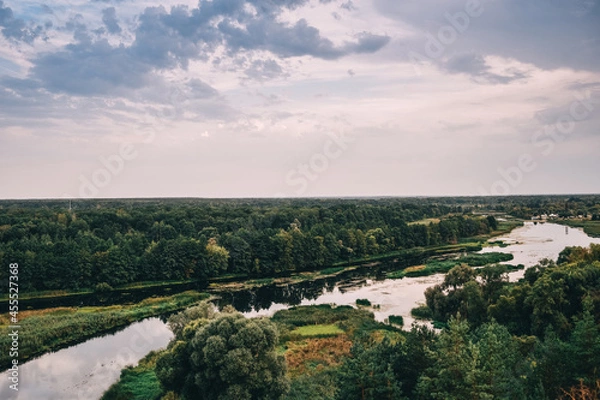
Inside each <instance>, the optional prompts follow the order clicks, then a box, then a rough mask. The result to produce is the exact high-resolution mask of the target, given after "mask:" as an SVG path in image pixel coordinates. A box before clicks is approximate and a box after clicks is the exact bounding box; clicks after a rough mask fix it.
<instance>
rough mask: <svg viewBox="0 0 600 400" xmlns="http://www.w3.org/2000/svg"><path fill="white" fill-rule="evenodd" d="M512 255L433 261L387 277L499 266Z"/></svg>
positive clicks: (477, 255)
mask: <svg viewBox="0 0 600 400" xmlns="http://www.w3.org/2000/svg"><path fill="white" fill-rule="evenodd" d="M513 258H514V257H513V255H512V254H506V253H498V252H494V253H484V254H469V255H466V256H460V257H457V258H455V259H451V260H431V261H429V262H427V263H426V264H424V265H417V266H414V267H408V268H405V269H403V270H400V271H393V272H390V273H388V274H387V275H386V278H389V279H402V278H404V277H418V276H429V275H433V274H442V273H444V274H445V273H446V272H448V271H450V270H451V269H452V268H454V267H456V266H457V265H461V264H467V265H468V266H470V267H481V266H484V265H488V264H497V263H499V262H506V261H510V260H512V259H513Z"/></svg>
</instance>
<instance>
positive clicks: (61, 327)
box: [0, 291, 210, 370]
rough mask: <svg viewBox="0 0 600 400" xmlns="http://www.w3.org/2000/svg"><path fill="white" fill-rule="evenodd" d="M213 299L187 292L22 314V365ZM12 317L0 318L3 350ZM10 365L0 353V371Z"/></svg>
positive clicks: (20, 330)
mask: <svg viewBox="0 0 600 400" xmlns="http://www.w3.org/2000/svg"><path fill="white" fill-rule="evenodd" d="M209 297H210V296H209V295H208V294H206V293H199V292H195V291H188V292H183V293H179V294H176V295H173V296H168V297H154V298H147V299H145V300H143V301H141V302H139V303H136V304H132V305H114V306H106V307H59V308H48V309H43V310H31V311H21V312H20V313H19V325H20V329H19V332H20V335H19V362H20V363H23V362H25V361H27V360H28V359H31V358H33V357H37V356H40V355H42V354H44V353H47V352H50V351H56V350H58V349H61V348H64V347H67V346H71V345H73V344H77V343H80V342H83V341H85V340H87V339H89V338H92V337H94V336H97V335H99V334H102V333H107V332H110V331H112V330H115V329H118V328H121V327H124V326H126V325H129V324H131V323H132V322H135V321H139V320H142V319H145V318H148V317H154V316H160V315H164V314H168V313H172V312H174V311H179V310H182V309H184V308H186V307H189V306H190V305H192V304H195V303H197V302H199V301H201V300H204V299H207V298H209ZM10 324H11V323H10V316H9V314H1V315H0V348H2V349H8V348H10V341H11V338H10V337H9V336H8V333H9V325H10ZM10 365H11V358H9V354H8V352H2V353H1V354H0V369H3V370H4V369H6V368H8V367H10Z"/></svg>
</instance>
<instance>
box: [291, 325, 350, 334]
mask: <svg viewBox="0 0 600 400" xmlns="http://www.w3.org/2000/svg"><path fill="white" fill-rule="evenodd" d="M342 333H344V331H343V330H341V329H340V328H339V327H338V326H337V325H334V324H326V325H325V324H321V325H306V326H301V327H298V328H296V329H294V330H293V331H291V332H290V335H298V336H303V337H328V336H337V335H339V334H342Z"/></svg>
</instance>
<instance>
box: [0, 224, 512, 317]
mask: <svg viewBox="0 0 600 400" xmlns="http://www.w3.org/2000/svg"><path fill="white" fill-rule="evenodd" d="M522 224H523V222H522V221H520V220H509V221H501V222H499V224H498V228H497V229H496V230H495V231H493V232H491V233H489V234H486V235H479V236H476V237H472V238H468V239H463V240H461V242H460V243H455V244H446V245H436V246H427V247H414V248H410V249H402V250H396V251H393V252H388V253H383V254H377V255H374V256H369V257H364V258H356V259H350V260H348V261H342V262H337V263H334V264H333V265H331V266H329V267H327V268H324V269H320V270H310V271H303V272H296V273H287V274H285V275H279V276H274V277H261V278H256V277H252V276H248V275H244V274H228V275H223V276H219V277H214V278H210V279H209V280H208V282H200V281H197V280H175V281H162V282H154V281H148V282H135V283H131V284H129V285H124V286H119V287H115V288H113V289H108V290H105V291H102V292H98V291H95V290H93V289H82V290H79V291H46V292H30V293H22V294H21V295H20V296H19V303H20V306H21V309H25V310H28V309H29V310H31V309H44V308H50V307H52V308H55V307H74V306H110V305H113V304H127V303H137V302H139V301H142V300H143V299H145V298H147V297H150V296H156V295H158V296H168V295H171V294H173V293H179V292H183V291H186V290H208V291H210V292H213V293H218V292H223V291H228V290H236V291H237V290H248V289H254V288H257V287H261V286H267V285H273V284H275V285H289V284H294V283H301V282H308V281H313V280H317V279H328V278H334V277H336V276H338V275H341V274H344V273H348V272H351V271H354V270H356V269H358V268H361V267H376V266H379V265H381V264H382V263H385V262H391V263H396V264H397V268H394V269H397V270H401V269H404V268H408V267H412V266H415V265H420V264H421V263H423V262H424V261H425V260H427V258H429V257H432V256H440V255H445V254H451V253H460V252H472V251H479V250H481V248H482V246H487V245H488V242H487V241H488V240H489V239H491V238H493V237H497V236H502V235H505V234H507V233H509V232H511V231H512V230H513V229H515V228H517V227H519V226H522ZM7 300H8V297H7V295H6V294H5V295H3V296H0V302H2V303H3V304H8V301H7Z"/></svg>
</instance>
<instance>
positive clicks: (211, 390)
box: [190, 314, 289, 400]
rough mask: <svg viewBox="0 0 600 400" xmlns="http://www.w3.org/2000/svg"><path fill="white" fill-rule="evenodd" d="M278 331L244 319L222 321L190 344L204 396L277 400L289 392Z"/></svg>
mask: <svg viewBox="0 0 600 400" xmlns="http://www.w3.org/2000/svg"><path fill="white" fill-rule="evenodd" d="M277 342H278V337H277V330H276V329H275V326H274V325H273V324H271V323H270V322H269V321H266V320H257V319H247V318H245V317H244V316H242V315H240V314H228V315H223V316H221V317H218V318H217V319H215V320H213V321H211V322H210V323H209V324H207V325H205V326H203V327H201V328H200V329H199V330H198V331H197V332H196V334H195V335H194V338H193V339H192V341H191V343H190V350H191V356H190V360H191V370H190V373H191V374H193V382H194V389H195V391H196V393H197V396H198V397H201V398H204V399H207V400H271V399H279V398H281V397H282V396H283V395H284V394H285V393H286V392H287V391H288V390H289V381H288V378H287V377H286V365H285V360H284V359H283V357H281V356H278V355H277V353H276V352H275V346H276V345H277Z"/></svg>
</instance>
